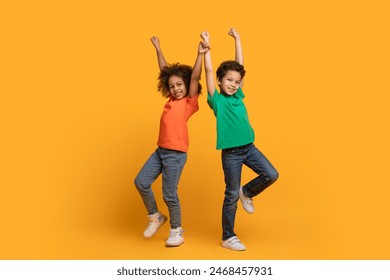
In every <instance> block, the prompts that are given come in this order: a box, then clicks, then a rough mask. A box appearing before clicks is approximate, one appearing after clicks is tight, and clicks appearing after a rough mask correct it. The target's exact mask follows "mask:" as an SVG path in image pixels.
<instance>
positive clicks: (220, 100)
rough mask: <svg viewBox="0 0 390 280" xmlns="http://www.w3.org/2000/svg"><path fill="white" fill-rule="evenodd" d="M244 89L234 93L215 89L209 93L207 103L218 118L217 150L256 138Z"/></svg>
mask: <svg viewBox="0 0 390 280" xmlns="http://www.w3.org/2000/svg"><path fill="white" fill-rule="evenodd" d="M244 97H245V96H244V93H243V92H242V89H241V88H239V89H238V90H237V92H236V93H235V94H233V95H226V94H220V93H218V91H217V90H215V92H214V95H213V97H210V95H208V97H207V103H208V104H209V106H210V108H211V109H212V110H213V111H214V115H215V117H216V118H217V150H221V149H227V148H233V147H239V146H243V145H246V144H249V143H252V142H253V141H254V140H255V133H254V131H253V129H252V126H251V124H250V123H249V119H248V113H247V111H246V107H245V104H244V102H243V101H242V99H243V98H244Z"/></svg>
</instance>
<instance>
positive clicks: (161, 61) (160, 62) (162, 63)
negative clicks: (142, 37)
mask: <svg viewBox="0 0 390 280" xmlns="http://www.w3.org/2000/svg"><path fill="white" fill-rule="evenodd" d="M150 41H152V44H153V46H154V47H155V49H156V53H157V61H158V67H159V68H160V70H162V69H163V68H164V66H167V62H166V60H165V57H164V55H163V53H162V50H161V47H160V40H159V39H158V37H156V36H153V37H152V38H150Z"/></svg>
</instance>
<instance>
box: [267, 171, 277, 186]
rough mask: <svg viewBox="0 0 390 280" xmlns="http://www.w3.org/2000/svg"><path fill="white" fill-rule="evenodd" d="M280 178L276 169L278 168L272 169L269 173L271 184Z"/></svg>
mask: <svg viewBox="0 0 390 280" xmlns="http://www.w3.org/2000/svg"><path fill="white" fill-rule="evenodd" d="M278 178H279V173H278V171H276V169H272V170H271V171H270V172H269V173H268V181H269V183H270V184H272V183H274V182H275V181H276V180H278Z"/></svg>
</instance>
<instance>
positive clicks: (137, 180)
mask: <svg viewBox="0 0 390 280" xmlns="http://www.w3.org/2000/svg"><path fill="white" fill-rule="evenodd" d="M134 185H135V186H136V188H137V189H138V190H143V189H145V187H144V184H143V183H142V180H141V179H140V178H139V177H138V176H137V177H136V178H135V179H134Z"/></svg>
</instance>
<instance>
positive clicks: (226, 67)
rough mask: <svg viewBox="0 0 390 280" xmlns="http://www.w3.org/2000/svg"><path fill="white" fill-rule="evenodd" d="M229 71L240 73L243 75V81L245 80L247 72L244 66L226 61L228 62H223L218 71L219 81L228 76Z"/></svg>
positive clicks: (232, 61)
mask: <svg viewBox="0 0 390 280" xmlns="http://www.w3.org/2000/svg"><path fill="white" fill-rule="evenodd" d="M229 70H233V71H237V72H239V73H240V74H241V79H243V78H244V76H245V73H246V71H245V69H244V65H242V64H240V63H238V62H237V61H234V60H226V61H224V62H222V63H221V64H220V65H219V67H218V69H217V72H216V74H217V79H218V80H222V78H223V77H224V76H225V75H226V73H227V72H228V71H229Z"/></svg>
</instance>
